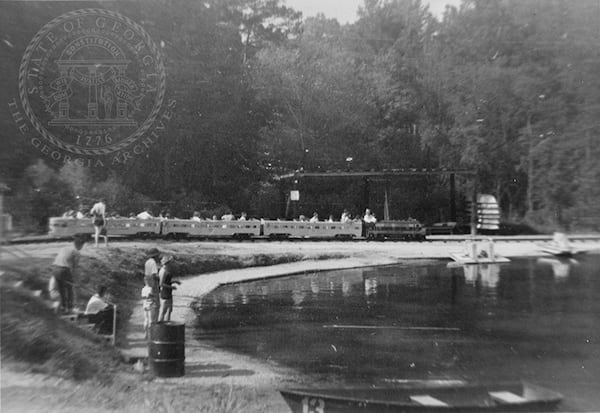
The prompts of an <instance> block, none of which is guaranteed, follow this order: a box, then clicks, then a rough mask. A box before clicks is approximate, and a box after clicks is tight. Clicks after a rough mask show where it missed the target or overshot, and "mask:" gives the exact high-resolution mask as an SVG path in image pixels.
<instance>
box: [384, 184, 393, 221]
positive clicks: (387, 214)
mask: <svg viewBox="0 0 600 413" xmlns="http://www.w3.org/2000/svg"><path fill="white" fill-rule="evenodd" d="M390 187H391V185H390V181H385V194H384V195H385V200H384V204H383V219H384V221H389V220H390V204H389V202H390V195H389V194H390Z"/></svg>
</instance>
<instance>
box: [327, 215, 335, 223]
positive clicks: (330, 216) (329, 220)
mask: <svg viewBox="0 0 600 413" xmlns="http://www.w3.org/2000/svg"><path fill="white" fill-rule="evenodd" d="M327 222H334V221H333V215H331V214H329V219H328V220H327Z"/></svg>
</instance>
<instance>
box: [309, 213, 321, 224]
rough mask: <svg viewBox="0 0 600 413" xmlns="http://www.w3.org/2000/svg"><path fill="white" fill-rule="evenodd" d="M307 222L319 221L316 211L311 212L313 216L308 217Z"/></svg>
mask: <svg viewBox="0 0 600 413" xmlns="http://www.w3.org/2000/svg"><path fill="white" fill-rule="evenodd" d="M309 222H319V214H317V213H316V212H315V213H313V216H312V217H311V218H310V220H309Z"/></svg>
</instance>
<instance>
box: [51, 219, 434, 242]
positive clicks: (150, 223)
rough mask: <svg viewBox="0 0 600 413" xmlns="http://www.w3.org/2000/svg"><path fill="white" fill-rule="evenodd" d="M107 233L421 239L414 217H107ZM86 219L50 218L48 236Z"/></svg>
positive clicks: (61, 234) (82, 227)
mask: <svg viewBox="0 0 600 413" xmlns="http://www.w3.org/2000/svg"><path fill="white" fill-rule="evenodd" d="M106 230H107V233H108V234H109V236H119V237H124V238H141V239H143V238H164V239H188V238H189V239H209V240H210V239H231V240H236V239H237V240H241V239H267V240H296V239H312V240H359V239H367V240H379V241H384V240H405V241H424V240H425V239H426V231H425V227H423V225H421V223H420V222H419V221H417V220H416V219H408V220H399V221H379V222H377V223H374V224H365V223H364V222H362V221H359V220H356V221H351V222H345V223H342V222H325V221H320V222H306V221H289V220H266V219H261V220H247V221H222V220H203V221H195V220H191V219H160V218H150V219H136V218H107V220H106ZM93 233H94V226H93V224H92V220H91V219H89V218H83V219H77V218H62V217H53V218H50V222H49V232H48V235H49V236H50V237H53V238H66V237H71V236H73V235H75V234H93Z"/></svg>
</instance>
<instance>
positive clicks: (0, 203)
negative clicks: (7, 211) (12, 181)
mask: <svg viewBox="0 0 600 413" xmlns="http://www.w3.org/2000/svg"><path fill="white" fill-rule="evenodd" d="M9 190H10V188H9V187H8V186H7V185H5V184H4V183H2V182H0V245H1V244H3V243H4V225H5V223H4V193H5V192H8V191H9Z"/></svg>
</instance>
